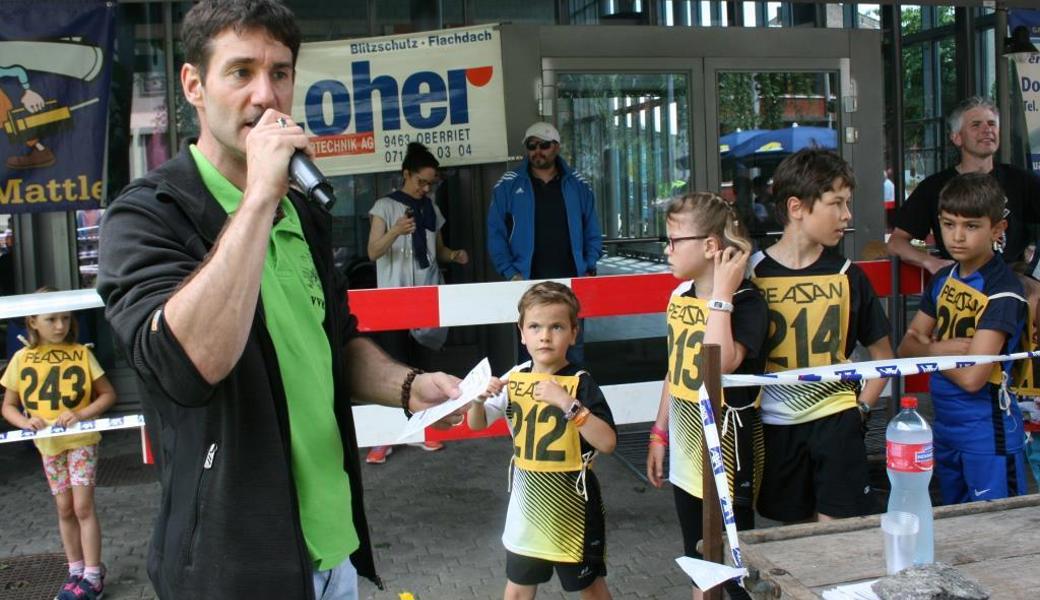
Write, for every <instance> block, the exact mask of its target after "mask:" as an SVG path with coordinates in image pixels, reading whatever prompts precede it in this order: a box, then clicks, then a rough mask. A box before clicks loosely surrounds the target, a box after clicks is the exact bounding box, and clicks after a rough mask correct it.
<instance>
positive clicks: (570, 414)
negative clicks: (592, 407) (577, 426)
mask: <svg viewBox="0 0 1040 600" xmlns="http://www.w3.org/2000/svg"><path fill="white" fill-rule="evenodd" d="M581 409H582V405H581V402H578V401H577V400H575V401H574V404H571V407H570V408H568V409H567V410H566V412H564V413H563V418H564V419H567V420H568V421H570V420H571V419H573V418H574V417H576V416H578V413H580V412H581Z"/></svg>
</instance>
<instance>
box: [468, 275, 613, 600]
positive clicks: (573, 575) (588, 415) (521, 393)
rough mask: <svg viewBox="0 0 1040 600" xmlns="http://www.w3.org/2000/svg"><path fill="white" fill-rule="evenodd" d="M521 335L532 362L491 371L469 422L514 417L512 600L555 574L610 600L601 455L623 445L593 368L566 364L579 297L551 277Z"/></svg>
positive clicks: (530, 306) (524, 309)
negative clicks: (598, 470)
mask: <svg viewBox="0 0 1040 600" xmlns="http://www.w3.org/2000/svg"><path fill="white" fill-rule="evenodd" d="M518 308H519V311H520V319H519V321H518V323H517V324H518V326H519V327H520V338H521V340H522V341H523V343H524V345H525V346H526V347H527V350H528V352H530V354H531V360H530V361H528V362H525V363H523V364H520V365H517V366H515V367H513V369H511V370H510V371H509V373H508V374H507V375H506V376H504V377H503V379H502V380H500V379H497V378H492V381H491V385H490V387H489V389H488V391H487V394H485V395H484V396H482V397H481V398H479V399H478V400H477V401H476V402H474V403H472V404H471V406H470V409H469V413H468V419H469V426H470V429H473V430H479V429H484V428H485V427H487V426H488V424H489V423H494V422H495V421H496V420H498V419H499V418H502V417H505V418H506V419H507V420H508V421H509V423H510V425H511V431H512V435H513V459H512V461H511V465H510V466H511V468H510V484H511V488H510V495H509V509H508V511H507V513H506V526H505V531H504V532H503V533H502V544H503V545H504V546H505V547H506V577H507V579H508V581H507V583H506V590H505V599H506V600H529V599H531V598H534V597H535V594H536V593H537V592H538V585H539V584H541V583H545V582H547V581H549V579H551V578H552V574H553V571H554V570H555V571H556V575H557V577H559V579H560V586H561V587H562V588H563V589H564V590H566V591H568V592H581V597H582V599H583V600H607V599H609V598H610V591H609V590H608V589H607V583H606V575H607V566H606V562H605V552H606V537H605V524H604V520H605V519H604V513H603V500H602V498H601V496H600V489H599V483H598V481H597V480H596V476H595V475H594V474H593V473H592V470H591V468H592V459H593V458H594V457H595V455H596V453H597V452H607V453H609V452H613V451H614V446H615V445H616V444H617V432H616V431H615V428H614V418H613V416H612V415H611V412H610V407H609V406H608V405H607V401H606V399H605V398H604V397H603V392H602V391H600V389H599V387H598V386H597V385H596V382H594V381H593V380H592V376H590V375H589V374H588V372H586V371H584V370H581V369H579V368H578V367H577V366H576V365H572V364H570V363H569V362H568V361H567V349H568V348H570V347H571V346H573V345H574V342H575V339H576V338H577V335H578V299H577V298H576V297H575V296H574V292H572V291H571V290H570V288H568V287H567V286H565V285H562V284H560V283H556V282H553V281H546V282H542V283H538V284H535V285H533V286H531V288H530V289H528V290H527V292H525V293H524V295H523V297H521V298H520V305H519V307H518Z"/></svg>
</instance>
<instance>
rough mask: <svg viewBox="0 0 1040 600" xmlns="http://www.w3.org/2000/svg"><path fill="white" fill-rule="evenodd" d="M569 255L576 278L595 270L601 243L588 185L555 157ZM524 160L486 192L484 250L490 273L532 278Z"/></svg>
mask: <svg viewBox="0 0 1040 600" xmlns="http://www.w3.org/2000/svg"><path fill="white" fill-rule="evenodd" d="M557 160H558V161H559V162H558V163H557V164H558V166H559V168H560V170H561V172H562V175H561V177H562V180H561V182H560V185H561V188H562V190H563V200H564V205H565V206H566V209H567V229H568V230H569V231H570V237H571V252H572V254H573V255H574V267H575V269H577V271H578V275H579V276H581V275H585V274H587V273H591V272H594V271H595V270H596V261H597V260H599V256H600V253H601V252H602V250H603V239H602V234H601V233H600V228H599V219H598V218H597V217H596V197H595V196H594V195H593V193H592V187H590V186H589V183H588V182H587V181H586V180H585V179H584V178H583V177H582V176H581V175H580V174H579V173H578V172H577V171H574V170H572V169H571V168H570V166H569V165H568V164H567V163H566V161H564V160H563V159H562V158H558V159H557ZM527 168H528V160H527V159H526V158H525V159H524V162H523V164H521V165H520V167H519V168H517V169H515V170H512V171H507V172H506V174H505V175H503V176H502V178H501V179H499V180H498V183H496V184H495V187H494V189H492V191H491V210H490V211H489V212H488V222H487V246H488V254H490V255H491V262H492V264H494V265H495V270H496V271H498V273H499V274H500V275H502V277H504V278H506V279H511V278H512V277H513V276H514V275H516V274H517V273H520V274H521V275H523V278H524V279H530V278H531V258H532V257H533V256H534V191H533V188H532V184H531V176H530V175H529V174H528V170H527Z"/></svg>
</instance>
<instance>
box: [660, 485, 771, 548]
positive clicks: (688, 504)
mask: <svg viewBox="0 0 1040 600" xmlns="http://www.w3.org/2000/svg"><path fill="white" fill-rule="evenodd" d="M672 490H674V491H675V512H676V513H677V514H678V516H679V528H680V529H681V530H682V537H683V554H685V555H686V556H690V557H692V558H702V557H701V554H700V552H697V542H699V541H700V539H701V537H702V536H703V535H704V521H703V519H704V502H703V501H702V500H701V499H700V498H698V497H696V496H691V495H690V494H687V493H686V491H685V490H683V489H682V488H680V487H679V486H675V485H673V486H672ZM733 516H734V517H735V518H736V521H737V531H745V530H748V529H754V528H755V511H754V509H752V508H751V507H750V506H734V507H733Z"/></svg>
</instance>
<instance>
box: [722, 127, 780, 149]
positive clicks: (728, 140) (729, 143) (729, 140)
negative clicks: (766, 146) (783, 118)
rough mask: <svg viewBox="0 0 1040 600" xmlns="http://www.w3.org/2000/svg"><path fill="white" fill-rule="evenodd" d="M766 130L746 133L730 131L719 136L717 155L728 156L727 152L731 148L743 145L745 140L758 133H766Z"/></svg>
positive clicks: (749, 130) (751, 130)
mask: <svg viewBox="0 0 1040 600" xmlns="http://www.w3.org/2000/svg"><path fill="white" fill-rule="evenodd" d="M768 131H769V130H768V129H748V130H747V131H740V130H739V129H738V130H737V131H731V132H729V133H727V134H726V135H723V136H719V154H721V155H722V156H729V152H730V151H731V150H733V148H735V147H737V146H739V145H740V144H743V143H744V142H746V141H747V140H750V139H751V138H753V137H755V136H756V135H758V134H760V133H766V132H768Z"/></svg>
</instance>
